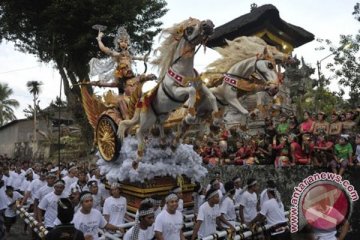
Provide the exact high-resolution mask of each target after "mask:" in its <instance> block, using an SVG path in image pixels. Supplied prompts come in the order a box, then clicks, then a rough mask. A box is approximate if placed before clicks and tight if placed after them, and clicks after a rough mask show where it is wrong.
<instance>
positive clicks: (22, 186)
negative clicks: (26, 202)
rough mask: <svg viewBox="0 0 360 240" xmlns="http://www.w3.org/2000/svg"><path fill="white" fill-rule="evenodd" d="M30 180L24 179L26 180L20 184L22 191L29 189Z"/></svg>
mask: <svg viewBox="0 0 360 240" xmlns="http://www.w3.org/2000/svg"><path fill="white" fill-rule="evenodd" d="M30 183H31V182H30V181H28V180H26V179H24V181H22V183H21V185H20V188H19V190H20V191H22V192H25V191H26V189H28V187H29V186H30Z"/></svg>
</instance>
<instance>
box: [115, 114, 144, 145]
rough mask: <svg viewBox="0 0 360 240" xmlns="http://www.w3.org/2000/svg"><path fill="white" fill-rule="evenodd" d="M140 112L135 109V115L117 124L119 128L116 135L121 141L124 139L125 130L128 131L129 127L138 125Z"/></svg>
mask: <svg viewBox="0 0 360 240" xmlns="http://www.w3.org/2000/svg"><path fill="white" fill-rule="evenodd" d="M140 112H141V109H136V110H135V113H134V114H133V116H132V118H131V119H128V120H123V121H121V122H120V123H119V128H118V131H117V135H118V137H119V138H120V140H121V141H123V140H124V138H125V132H126V130H128V129H129V128H130V127H133V126H135V125H136V124H137V123H139V120H140Z"/></svg>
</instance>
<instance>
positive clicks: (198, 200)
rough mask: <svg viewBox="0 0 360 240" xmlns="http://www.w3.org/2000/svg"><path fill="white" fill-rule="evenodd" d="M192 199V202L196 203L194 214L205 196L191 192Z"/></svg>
mask: <svg viewBox="0 0 360 240" xmlns="http://www.w3.org/2000/svg"><path fill="white" fill-rule="evenodd" d="M193 199H194V203H196V204H197V205H196V206H194V211H195V210H196V212H195V214H197V212H198V211H199V208H200V206H201V205H202V204H203V203H204V202H205V196H204V195H200V194H198V193H193Z"/></svg>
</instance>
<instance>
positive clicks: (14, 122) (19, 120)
mask: <svg viewBox="0 0 360 240" xmlns="http://www.w3.org/2000/svg"><path fill="white" fill-rule="evenodd" d="M27 120H29V119H27V118H23V119H15V120H12V121H11V122H9V123H6V124H4V125H2V126H0V130H2V129H4V128H8V127H10V126H11V125H14V124H16V123H19V122H24V121H27Z"/></svg>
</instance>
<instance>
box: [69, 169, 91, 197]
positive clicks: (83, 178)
mask: <svg viewBox="0 0 360 240" xmlns="http://www.w3.org/2000/svg"><path fill="white" fill-rule="evenodd" d="M87 180H88V177H87V172H86V171H85V170H81V171H79V173H78V180H77V181H76V182H74V183H73V184H71V185H70V189H71V188H74V187H77V188H78V189H80V192H83V191H89V188H88V186H87Z"/></svg>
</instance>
